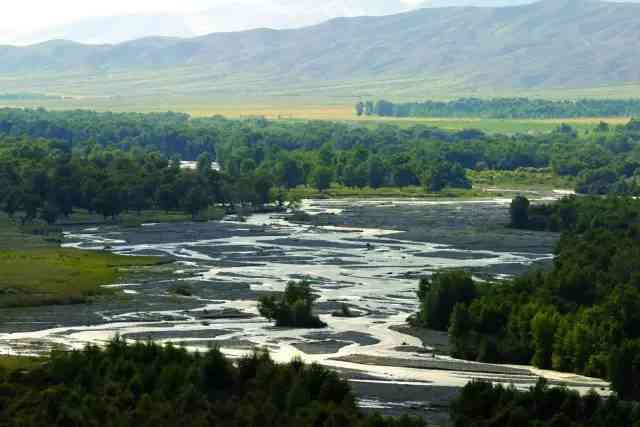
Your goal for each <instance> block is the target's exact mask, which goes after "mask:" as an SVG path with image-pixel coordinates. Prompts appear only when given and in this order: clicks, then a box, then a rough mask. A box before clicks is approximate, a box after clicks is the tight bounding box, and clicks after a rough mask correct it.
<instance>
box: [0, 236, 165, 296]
mask: <svg viewBox="0 0 640 427" xmlns="http://www.w3.org/2000/svg"><path fill="white" fill-rule="evenodd" d="M160 261H161V260H160V259H159V258H154V257H126V256H120V255H114V254H110V253H106V252H94V251H81V250H77V249H63V248H31V249H22V250H21V249H12V250H1V251H0V271H2V276H0V307H24V306H42V305H57V304H79V303H86V302H88V301H90V299H91V298H92V297H96V296H99V295H107V294H110V293H111V292H112V291H111V290H108V289H105V288H103V287H102V285H108V284H112V283H114V282H115V281H116V280H117V279H118V278H119V277H120V276H122V275H123V274H124V272H125V271H126V269H130V268H132V267H141V266H149V265H155V264H158V263H159V262H160Z"/></svg>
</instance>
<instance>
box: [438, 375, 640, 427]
mask: <svg viewBox="0 0 640 427" xmlns="http://www.w3.org/2000/svg"><path fill="white" fill-rule="evenodd" d="M451 418H452V422H453V425H454V426H456V427H523V426H539V427H547V426H548V427H555V426H557V427H561V426H562V427H564V426H572V427H608V426H636V425H638V423H639V422H640V411H639V408H638V406H637V404H633V403H629V402H623V401H620V400H619V399H618V398H616V397H615V396H614V397H606V398H605V397H601V396H599V395H598V394H596V393H594V392H591V393H589V394H587V395H585V396H581V395H580V394H579V393H578V392H577V391H570V390H567V389H563V388H550V387H548V385H547V384H546V382H545V381H544V380H540V381H539V382H538V384H537V385H536V386H535V387H532V388H531V389H529V390H527V391H518V390H516V389H515V388H513V387H505V386H503V385H501V384H497V385H493V384H491V383H488V382H481V381H473V382H471V383H469V384H468V385H467V386H465V387H464V388H463V389H462V392H461V394H460V396H459V397H458V398H457V399H456V400H455V401H454V402H453V404H452V405H451Z"/></svg>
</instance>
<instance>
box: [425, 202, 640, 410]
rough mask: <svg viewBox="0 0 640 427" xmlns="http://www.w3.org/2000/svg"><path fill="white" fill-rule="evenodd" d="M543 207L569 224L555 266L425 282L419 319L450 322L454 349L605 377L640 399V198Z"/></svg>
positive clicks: (553, 220) (563, 227) (554, 219)
mask: <svg viewBox="0 0 640 427" xmlns="http://www.w3.org/2000/svg"><path fill="white" fill-rule="evenodd" d="M538 210H539V211H544V212H546V214H547V215H548V216H549V219H548V220H547V221H546V223H548V224H554V225H553V227H556V228H557V229H559V230H560V231H564V233H563V235H562V237H561V239H560V242H559V244H558V247H557V257H556V259H555V262H554V268H553V269H552V270H551V271H549V272H534V273H531V274H529V275H526V276H523V277H519V278H516V279H514V280H512V281H507V282H503V283H497V284H490V283H489V284H488V283H475V284H474V285H473V288H474V289H469V287H470V285H469V278H465V277H464V276H463V275H458V276H449V278H448V281H447V282H448V283H454V284H455V285H456V286H455V287H454V289H458V290H459V291H456V292H453V291H446V292H444V291H439V290H438V284H439V282H442V279H436V280H434V283H433V284H431V286H430V287H428V288H421V292H420V293H419V294H420V295H421V298H422V310H423V311H425V312H424V313H420V315H419V318H420V319H429V318H431V317H434V316H437V319H438V322H436V323H433V322H427V325H429V326H432V327H438V328H439V329H446V328H447V327H448V330H449V335H450V338H451V342H452V347H453V353H454V355H455V356H457V357H462V358H466V359H473V360H480V361H485V362H510V363H523V364H527V363H533V364H534V365H535V366H538V367H540V368H553V369H556V370H560V371H567V372H576V373H579V374H585V375H589V376H595V377H600V378H606V379H609V380H610V381H611V382H612V385H613V389H614V390H615V391H617V392H618V394H619V396H620V397H621V398H623V399H634V400H640V369H639V368H638V367H639V366H640V264H638V259H640V224H639V219H640V203H639V202H638V201H636V200H631V199H621V198H620V199H608V198H576V197H573V198H568V199H566V200H563V201H562V202H560V203H559V204H558V205H555V206H550V207H544V208H539V209H538ZM447 282H443V283H447ZM427 291H428V292H427ZM432 307H436V308H439V310H436V311H434V309H433V308H432ZM451 307H453V308H452V309H451ZM447 314H449V321H448V324H445V323H443V322H442V319H444V318H445V317H446V315H447Z"/></svg>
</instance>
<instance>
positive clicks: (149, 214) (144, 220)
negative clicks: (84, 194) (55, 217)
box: [59, 207, 225, 227]
mask: <svg viewBox="0 0 640 427" xmlns="http://www.w3.org/2000/svg"><path fill="white" fill-rule="evenodd" d="M224 215H225V212H224V209H221V208H216V207H212V208H209V209H207V210H205V211H203V212H201V213H199V214H198V215H196V217H195V218H194V217H193V216H192V215H191V214H187V213H184V212H165V211H155V210H149V211H142V212H141V213H139V214H138V213H137V212H125V213H122V214H121V215H119V216H118V217H116V218H115V219H112V218H104V217H103V216H101V215H98V214H92V213H88V212H86V211H82V210H76V211H75V212H74V213H73V215H72V216H71V217H70V218H68V219H63V220H61V221H60V222H59V224H61V225H66V226H69V225H78V224H91V225H101V224H118V225H122V226H124V227H139V226H141V225H142V224H150V223H178V222H190V221H194V220H195V221H213V220H220V219H222V218H223V217H224Z"/></svg>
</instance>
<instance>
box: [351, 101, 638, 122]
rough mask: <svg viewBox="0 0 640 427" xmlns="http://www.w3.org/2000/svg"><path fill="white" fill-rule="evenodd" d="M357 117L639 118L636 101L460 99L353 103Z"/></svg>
mask: <svg viewBox="0 0 640 427" xmlns="http://www.w3.org/2000/svg"><path fill="white" fill-rule="evenodd" d="M356 114H357V115H358V116H362V115H365V116H380V117H481V118H490V119H558V118H578V117H634V116H640V101H638V100H637V99H581V100H577V101H557V100H546V99H531V98H493V99H480V98H460V99H456V100H453V101H424V102H405V103H393V102H390V101H385V100H379V101H376V102H373V101H366V102H359V103H358V104H356Z"/></svg>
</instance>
